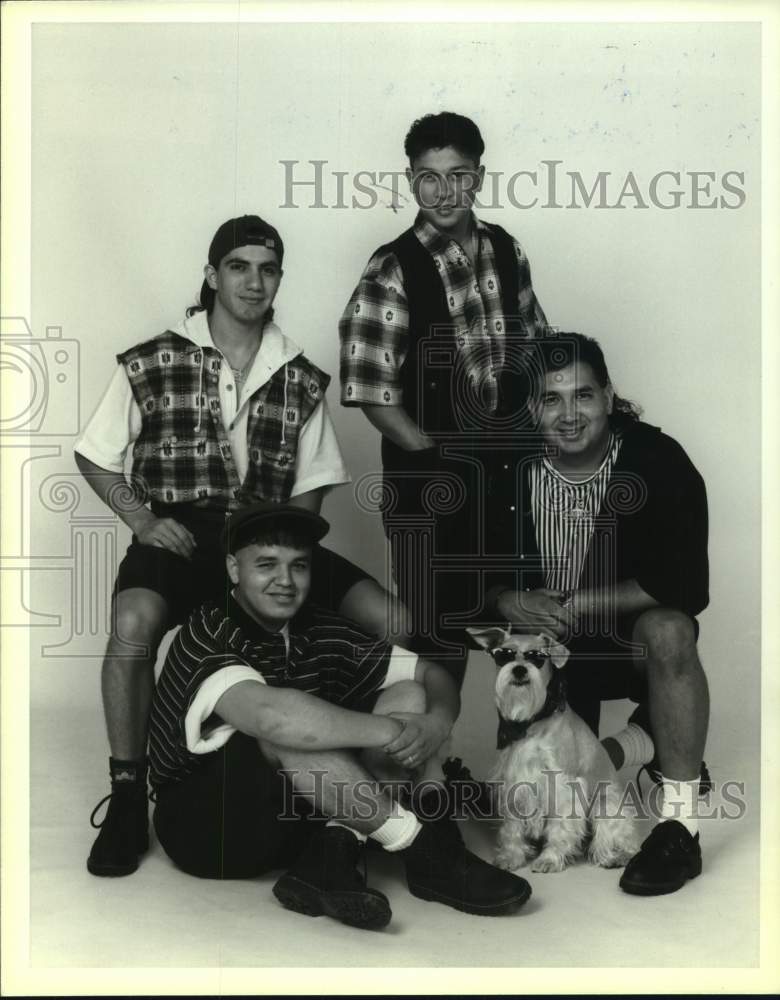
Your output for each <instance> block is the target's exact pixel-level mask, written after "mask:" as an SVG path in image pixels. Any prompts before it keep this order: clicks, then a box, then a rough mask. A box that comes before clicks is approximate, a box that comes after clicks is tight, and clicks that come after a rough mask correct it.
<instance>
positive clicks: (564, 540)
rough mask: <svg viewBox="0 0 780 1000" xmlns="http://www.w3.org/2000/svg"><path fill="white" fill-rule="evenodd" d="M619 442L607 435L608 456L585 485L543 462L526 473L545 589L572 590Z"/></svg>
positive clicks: (605, 490) (547, 461) (617, 438)
mask: <svg viewBox="0 0 780 1000" xmlns="http://www.w3.org/2000/svg"><path fill="white" fill-rule="evenodd" d="M620 444H621V438H619V437H616V436H615V435H614V434H610V439H609V444H608V446H607V453H606V455H605V457H604V460H603V461H602V463H601V465H600V466H599V468H598V469H597V470H596V471H595V472H594V473H593V475H592V476H590V477H589V478H588V479H584V480H582V481H581V482H577V483H574V482H571V481H570V480H568V479H566V478H565V476H563V475H561V473H560V472H558V471H557V469H555V468H554V467H553V465H552V463H551V462H550V460H549V458H547V457H545V458H542V459H539V460H538V461H536V462H534V463H533V464H532V465H531V467H530V482H531V511H532V515H533V521H534V528H535V531H536V540H537V544H538V546H539V554H540V555H541V557H542V570H543V573H544V576H545V586H546V587H549V588H550V589H551V590H558V591H561V592H567V591H573V590H576V589H577V587H578V585H579V580H580V574H581V573H582V567H583V565H584V563H585V557H586V555H587V552H588V546H589V545H590V540H591V536H592V535H593V526H594V522H595V519H596V518H597V517H598V515H599V511H600V510H601V505H602V503H603V502H604V496H605V494H606V492H607V487H608V485H609V480H610V477H611V476H612V469H613V467H614V464H615V459H616V458H617V456H618V452H619V451H620Z"/></svg>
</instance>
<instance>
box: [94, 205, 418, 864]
mask: <svg viewBox="0 0 780 1000" xmlns="http://www.w3.org/2000/svg"><path fill="white" fill-rule="evenodd" d="M283 257H284V246H283V243H282V240H281V237H280V235H279V233H278V232H277V231H276V229H274V227H273V226H271V225H270V224H269V223H267V222H265V221H263V220H262V219H260V218H259V217H258V216H243V217H241V218H238V219H232V220H230V221H228V222H226V223H224V225H222V226H220V228H219V229H218V230H217V232H216V234H215V236H214V239H213V240H212V242H211V246H210V248H209V255H208V264H207V265H206V267H205V269H204V274H205V280H204V282H203V286H202V288H201V293H200V302H199V304H198V305H197V306H194V307H192V308H191V309H189V310H188V314H187V318H186V319H185V320H183V321H182V322H181V323H180V324H179V325H178V326H176V327H175V329H172V330H166V331H165V332H164V333H162V334H160V335H159V336H157V337H154V338H152V339H150V340H146V341H144V342H143V343H140V344H138V345H136V346H135V347H132V348H131V349H130V350H128V351H125V352H124V353H122V354H119V355H118V356H117V361H118V367H117V369H116V371H115V373H114V376H113V379H112V381H111V383H110V385H109V388H108V390H107V392H106V394H105V396H104V397H103V399H102V401H101V403H100V404H99V406H98V409H97V411H96V412H95V414H94V416H93V417H92V419H91V421H90V422H89V424H88V425H87V427H86V429H85V430H84V433H83V435H82V437H81V438H80V440H79V441H78V442H77V444H76V446H75V451H76V462H77V464H78V467H79V469H80V471H81V472H82V474H83V475H84V476H85V478H86V479H87V482H88V483H89V484H90V486H91V487H92V488H93V489H94V490H95V492H96V493H97V494H98V496H99V497H100V498H101V499H102V500H103V501H104V502H105V503H106V504H107V505H108V506H109V507H110V508H111V509H112V510H113V511H115V512H116V514H117V515H118V516H119V517H120V518H121V519H122V520H123V521H124V523H125V524H126V525H127V526H128V527H129V528H130V530H131V531H132V532H133V539H132V543H131V545H130V547H129V549H128V550H127V554H126V555H125V557H124V559H123V561H122V563H121V565H120V566H119V571H118V574H117V579H116V584H115V587H114V594H113V604H112V634H111V637H110V639H109V643H108V648H107V650H106V656H105V660H104V663H103V671H102V694H103V705H104V711H105V716H106V726H107V730H108V739H109V744H110V748H111V757H110V761H109V768H110V775H111V787H112V790H111V794H110V795H109V796H108V803H109V804H108V811H107V813H106V816H105V819H104V820H103V822H102V824H100V826H101V832H100V835H99V836H98V838H97V840H96V841H95V843H94V845H93V847H92V851H91V853H90V856H89V859H88V861H87V867H88V869H89V871H90V872H92V874H94V875H103V876H105V875H108V876H117V875H127V874H130V873H131V872H133V871H135V869H136V868H137V866H138V858H139V856H140V855H141V854H142V853H143V852H144V851H145V850H146V849H147V847H148V819H147V803H146V775H147V765H146V744H147V733H148V720H149V710H150V704H151V697H152V692H153V688H154V664H155V659H156V655H157V649H158V647H159V644H160V642H161V640H162V638H163V636H164V635H165V633H166V632H167V631H168V630H169V629H170V628H172V627H173V626H174V625H177V624H180V623H181V622H182V621H183V620H184V619H185V617H186V615H187V614H188V612H189V611H190V610H191V609H192V608H193V607H196V606H197V605H199V604H200V603H202V602H203V601H204V600H207V599H209V598H211V599H216V600H217V601H220V600H221V601H224V600H225V595H226V593H227V591H228V581H227V577H226V573H225V565H224V555H223V553H222V551H221V548H220V542H219V539H220V534H221V531H222V528H223V526H224V523H225V519H226V517H227V516H228V515H229V513H230V512H231V511H233V510H236V509H238V508H240V507H242V506H244V505H246V504H248V503H252V502H256V501H258V500H272V501H277V502H289V503H291V504H294V505H296V506H299V507H302V508H305V509H306V510H309V511H313V512H315V513H316V512H318V510H319V507H320V504H321V502H322V498H323V496H324V493H325V492H326V490H327V489H328V488H330V487H332V486H336V485H338V484H340V483H346V482H348V481H349V475H348V473H347V470H346V468H345V466H344V462H343V459H342V456H341V452H340V450H339V446H338V442H337V440H336V435H335V431H334V428H333V424H332V421H331V418H330V415H329V413H328V409H327V404H326V401H325V390H326V389H327V386H328V383H329V381H330V379H329V376H328V375H326V374H325V373H324V372H322V371H320V369H319V368H317V367H316V366H315V365H313V364H312V363H311V362H310V361H309V360H308V359H307V358H306V357H305V356H304V355H303V353H302V351H301V348H300V347H299V346H298V345H297V344H295V343H294V342H293V341H292V340H290V339H289V338H288V337H286V336H285V335H284V334H283V333H282V331H281V330H280V329H279V327H278V326H277V325H276V324H275V323H274V322H273V303H274V299H275V297H276V293H277V291H278V289H279V283H280V281H281V278H282V273H283V272H282V261H283ZM131 446H132V471H131V474H130V477H129V479H128V478H126V476H125V471H124V469H125V456H126V454H127V452H128V449H129V448H130V447H131ZM314 560H315V565H316V566H317V572H316V578H317V579H318V580H319V581H320V583H321V586H320V587H319V589H318V590H317V592H315V593H314V595H313V599H314V600H315V601H316V602H318V603H321V604H324V605H325V606H327V607H330V608H332V609H334V610H338V611H339V612H340V613H342V614H343V615H345V616H346V617H351V618H353V619H355V620H357V621H358V622H359V623H360V624H361V625H363V626H364V627H365V628H366V629H367V630H369V631H374V632H378V633H379V634H381V635H385V634H386V632H387V629H386V621H387V615H388V610H389V604H388V601H389V597H388V595H387V594H386V592H385V591H384V590H383V589H382V588H381V587H380V586H379V585H378V584H377V583H376V581H374V580H372V579H371V578H370V577H368V576H367V574H365V573H364V572H363V571H362V570H360V569H358V567H356V566H354V565H352V564H351V563H348V562H347V561H346V560H344V559H342V558H341V557H339V556H337V555H336V554H335V553H333V552H330V551H328V550H326V549H321V548H317V549H316V550H315V554H314ZM396 620H399V619H396ZM103 801H106V800H103ZM101 805H102V803H101ZM96 812H97V809H96V810H95V813H96ZM95 813H93V816H92V821H93V825H96V824H95V822H94V817H95Z"/></svg>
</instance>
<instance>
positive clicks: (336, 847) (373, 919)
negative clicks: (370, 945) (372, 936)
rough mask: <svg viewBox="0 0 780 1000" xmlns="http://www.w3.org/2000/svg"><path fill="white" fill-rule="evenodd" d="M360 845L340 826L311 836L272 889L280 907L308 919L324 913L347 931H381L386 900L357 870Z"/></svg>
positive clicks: (387, 917)
mask: <svg viewBox="0 0 780 1000" xmlns="http://www.w3.org/2000/svg"><path fill="white" fill-rule="evenodd" d="M362 850H363V844H362V842H361V841H360V840H358V838H357V837H356V836H355V835H354V834H353V833H352V832H351V831H350V830H347V829H345V828H344V827H343V826H326V827H324V828H323V829H322V830H320V831H318V832H317V833H315V834H314V835H313V836H312V838H311V840H310V841H309V843H308V844H307V845H306V847H305V849H304V851H303V854H302V855H301V856H300V858H299V859H298V860H297V861H296V863H295V864H294V865H293V867H292V868H291V869H290V870H289V871H288V872H287V873H286V874H284V875H282V877H281V878H280V879H279V881H278V882H277V883H276V885H275V886H274V889H273V892H274V896H276V898H277V899H278V900H279V902H280V903H281V904H282V906H285V907H286V908H287V909H288V910H295V912H296V913H304V914H306V916H309V917H321V916H323V915H325V916H328V917H333V918H334V920H340V921H341V923H342V924H349V925H350V927H362V928H365V929H366V930H379V929H380V928H382V927H385V926H386V925H387V924H388V923H389V922H390V917H391V916H392V912H391V910H390V904H389V902H388V901H387V897H386V896H383V895H382V893H381V892H377V890H376V889H369V888H368V886H367V885H366V878H365V875H364V874H361V873H360V872H358V870H357V864H358V861H359V859H360V857H361V854H362Z"/></svg>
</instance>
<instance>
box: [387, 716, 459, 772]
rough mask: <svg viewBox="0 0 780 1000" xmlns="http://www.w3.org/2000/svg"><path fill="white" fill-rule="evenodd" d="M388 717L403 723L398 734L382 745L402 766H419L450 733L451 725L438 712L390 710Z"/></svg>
mask: <svg viewBox="0 0 780 1000" xmlns="http://www.w3.org/2000/svg"><path fill="white" fill-rule="evenodd" d="M390 718H393V719H398V720H399V721H400V722H402V723H403V724H404V728H403V729H402V730H401V732H400V733H399V735H398V736H397V737H396V738H395V739H394V740H393V742H392V743H388V744H387V745H386V746H384V747H382V749H383V750H384V752H385V753H386V754H388V755H389V756H390V757H392V758H393V760H394V761H395V762H396V763H397V764H401V766H402V767H419V766H420V765H421V764H423V763H424V762H425V761H426V760H428V758H429V757H431V756H432V755H433V754H434V753H435V752H436V751H437V750H438V749H439V747H440V746H441V745H442V743H443V742H444V741H445V740H446V739H447V737H448V736H449V735H450V730H451V729H452V726H448V725H447V722H446V721H445V719H444V718H443V717H442V716H440V715H439V714H438V713H430V712H429V713H426V714H417V713H414V712H391V713H390Z"/></svg>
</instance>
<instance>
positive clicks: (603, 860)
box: [590, 851, 636, 868]
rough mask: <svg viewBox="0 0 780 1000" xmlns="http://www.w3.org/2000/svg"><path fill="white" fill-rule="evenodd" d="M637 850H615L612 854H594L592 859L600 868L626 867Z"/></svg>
mask: <svg viewBox="0 0 780 1000" xmlns="http://www.w3.org/2000/svg"><path fill="white" fill-rule="evenodd" d="M635 853H636V851H615V852H614V853H612V854H592V855H591V856H590V860H591V862H592V863H593V864H594V865H598V866H599V868H625V866H626V865H627V864H628V862H629V861H630V860H631V858H633V856H634V854H635Z"/></svg>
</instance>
